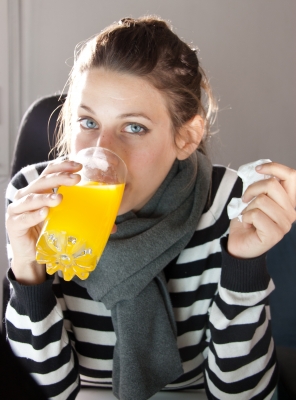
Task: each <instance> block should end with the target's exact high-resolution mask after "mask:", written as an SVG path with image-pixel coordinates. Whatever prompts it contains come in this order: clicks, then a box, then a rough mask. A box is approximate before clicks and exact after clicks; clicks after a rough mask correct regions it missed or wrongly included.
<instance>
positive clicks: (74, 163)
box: [71, 161, 79, 167]
mask: <svg viewBox="0 0 296 400" xmlns="http://www.w3.org/2000/svg"><path fill="white" fill-rule="evenodd" d="M71 165H72V167H78V165H79V163H77V162H75V161H71Z"/></svg>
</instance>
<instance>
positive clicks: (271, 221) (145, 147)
mask: <svg viewBox="0 0 296 400" xmlns="http://www.w3.org/2000/svg"><path fill="white" fill-rule="evenodd" d="M75 94H76V97H75V101H74V103H73V121H72V125H73V129H72V136H71V157H74V156H75V154H76V153H77V152H78V151H79V150H81V149H83V148H86V147H92V146H101V147H106V148H108V149H110V150H112V151H114V152H115V153H117V154H118V155H119V156H120V157H121V158H122V159H123V160H124V161H125V163H126V165H127V168H128V176H127V184H126V189H125V193H124V196H123V200H122V204H121V207H120V210H119V213H120V214H122V213H125V212H127V211H130V210H134V211H137V210H139V209H140V208H141V207H143V205H144V204H146V203H147V201H149V199H150V198H151V197H152V196H153V194H154V193H155V191H156V190H157V188H158V187H159V186H160V184H161V183H162V181H163V180H164V178H165V176H166V175H167V173H168V171H169V170H170V168H171V166H172V164H173V162H174V160H175V159H176V158H178V159H180V160H182V159H185V158H187V157H188V156H189V155H190V154H191V153H192V152H193V151H195V150H196V148H197V147H198V144H199V143H200V141H201V139H202V135H203V120H202V118H201V117H200V116H199V115H196V116H195V117H194V118H192V119H191V120H190V121H188V122H187V123H186V124H185V125H184V126H183V127H182V128H181V129H180V131H179V132H178V135H177V136H176V137H174V136H173V132H172V129H171V121H170V117H169V114H168V111H167V107H166V99H165V98H164V97H163V95H162V93H160V92H159V91H158V90H157V89H155V88H154V87H152V86H151V85H150V84H148V83H147V82H146V81H145V80H143V79H142V78H137V77H134V76H132V75H127V74H118V73H115V72H110V71H106V70H103V69H92V70H90V71H87V72H84V73H83V74H82V75H81V77H80V79H79V80H78V82H76V86H75ZM80 169H81V165H80V164H78V163H75V162H73V161H68V160H64V161H61V160H55V161H53V162H51V163H50V164H49V165H48V166H47V168H46V169H45V170H44V171H43V173H42V174H41V176H40V177H38V178H37V179H36V180H35V181H33V182H32V183H30V184H29V185H28V186H27V187H25V188H23V189H21V190H19V191H18V192H17V193H16V195H15V199H14V202H13V203H12V204H11V205H9V207H8V209H7V214H6V228H7V232H8V235H9V239H10V243H11V249H12V255H13V257H12V263H11V268H12V270H13V272H14V275H15V278H16V279H17V280H18V281H19V282H20V283H23V284H26V285H31V284H38V283H41V282H43V281H44V280H45V279H46V272H45V266H42V265H39V264H37V263H36V261H35V246H36V242H37V239H38V236H39V233H40V230H41V228H42V224H43V222H44V220H45V218H46V216H47V214H48V210H49V207H55V206H57V205H58V204H60V202H61V201H62V196H61V195H60V194H53V193H52V188H54V187H58V186H60V185H66V186H72V185H75V184H77V183H78V182H79V180H80V177H79V175H77V174H76V173H77V172H78V171H79V170H80ZM258 172H260V173H263V174H269V175H272V176H275V177H277V178H278V179H273V178H272V179H269V180H265V181H260V182H258V183H255V184H253V185H251V186H250V187H249V188H248V189H247V191H246V192H245V194H244V197H243V199H244V201H246V202H249V201H250V200H251V199H253V198H255V200H254V201H252V202H251V203H250V204H249V205H248V206H247V208H246V209H245V210H244V212H243V222H242V223H241V222H239V221H237V220H233V221H231V224H230V235H229V240H228V251H229V253H230V254H232V255H234V256H235V257H238V258H252V257H256V256H259V255H261V254H263V253H264V252H266V251H267V250H269V249H270V248H271V247H272V246H274V245H275V244H276V243H277V242H278V241H279V240H281V238H282V237H283V236H284V234H285V233H287V232H288V231H289V230H290V228H291V224H292V222H293V221H295V219H296V212H295V205H296V171H295V170H293V169H291V168H288V167H286V166H283V165H280V164H277V163H269V164H265V165H263V166H262V169H261V170H260V171H258ZM115 230H116V228H114V230H113V232H114V231H115Z"/></svg>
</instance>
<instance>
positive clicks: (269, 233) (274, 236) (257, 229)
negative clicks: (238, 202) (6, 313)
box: [242, 208, 286, 251]
mask: <svg viewBox="0 0 296 400" xmlns="http://www.w3.org/2000/svg"><path fill="white" fill-rule="evenodd" d="M242 222H243V224H247V226H250V225H253V227H254V234H255V235H256V236H257V238H258V240H259V242H260V243H261V245H262V246H263V247H264V248H265V249H264V251H267V250H269V249H270V248H271V247H273V246H274V245H275V244H276V243H278V242H279V241H280V240H281V239H282V238H283V237H284V235H285V233H286V232H284V231H283V230H282V228H281V226H279V225H278V224H276V223H275V222H274V221H272V220H271V219H270V218H269V217H268V216H267V215H266V214H265V213H264V212H263V211H261V210H259V209H258V208H255V209H252V210H249V211H248V212H246V213H245V214H243V215H242Z"/></svg>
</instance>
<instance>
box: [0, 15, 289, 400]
mask: <svg viewBox="0 0 296 400" xmlns="http://www.w3.org/2000/svg"><path fill="white" fill-rule="evenodd" d="M213 112H214V102H213V99H212V95H211V92H210V88H209V85H208V82H207V79H206V76H205V74H204V72H203V71H202V69H201V67H200V66H199V61H198V59H197V55H196V51H195V50H193V49H191V48H190V47H189V46H188V45H186V44H185V43H184V42H182V41H181V40H180V39H179V38H178V37H177V36H176V35H175V34H174V33H173V32H172V31H171V29H170V28H169V26H168V25H167V24H166V22H165V21H163V20H161V19H159V18H152V17H144V18H139V19H136V20H133V19H129V18H128V19H123V20H121V21H120V22H119V23H118V24H114V25H112V26H110V27H108V28H107V29H105V30H104V31H103V32H101V33H100V34H99V35H97V36H95V37H94V38H93V39H91V40H90V41H88V42H87V43H86V44H84V45H83V46H82V48H81V49H80V51H79V54H78V55H77V58H76V60H75V64H74V67H73V70H72V72H71V76H70V82H69V92H68V96H67V100H66V103H65V105H64V107H63V110H62V116H61V122H62V125H61V126H62V127H61V136H60V142H59V149H60V155H61V156H62V155H70V157H69V158H70V159H73V157H75V154H76V153H77V152H78V151H79V150H81V149H83V148H86V147H92V146H101V147H106V148H108V149H110V150H112V151H114V152H115V153H117V154H118V155H119V156H120V157H121V158H122V159H123V160H124V161H125V163H126V164H127V168H128V177H127V184H126V189H125V192H124V196H123V201H122V204H121V207H120V210H119V215H118V217H117V220H116V226H115V227H114V229H113V233H114V234H113V235H111V237H110V240H109V242H108V244H107V246H106V249H105V251H104V254H103V256H102V258H101V260H100V262H99V264H98V266H97V268H96V270H95V271H94V272H93V273H92V274H91V275H90V277H89V278H88V279H87V280H86V281H80V280H79V279H74V280H73V281H71V282H65V281H64V280H63V278H62V276H60V275H57V274H56V276H55V277H54V280H52V278H51V277H49V276H47V275H46V270H45V266H40V265H38V264H36V261H35V246H36V241H37V238H38V235H39V232H40V227H41V226H42V223H43V221H44V219H45V218H46V216H47V213H48V210H49V208H50V207H55V206H57V205H58V204H59V203H60V202H61V201H62V196H61V195H60V194H56V193H52V188H56V187H58V186H60V185H68V186H71V185H75V184H77V183H78V182H79V179H80V178H79V175H78V174H77V172H78V171H79V170H80V169H81V165H80V164H78V163H75V162H73V161H69V160H68V157H66V159H65V158H59V159H57V160H56V161H54V162H51V163H47V164H41V165H35V166H30V167H26V168H25V169H23V170H22V171H21V172H20V173H19V174H18V175H16V176H15V177H14V179H13V181H12V183H11V184H10V185H9V187H8V191H7V198H8V200H9V206H8V209H7V232H8V236H9V241H10V246H9V249H10V256H11V269H10V271H9V273H8V276H9V279H10V280H11V283H12V285H13V288H14V291H13V295H12V299H11V301H10V304H9V306H8V309H7V314H6V318H7V331H8V336H9V339H10V343H11V345H12V348H13V350H14V351H15V353H16V354H17V355H18V356H19V357H22V358H23V361H24V363H25V365H26V367H27V368H28V369H29V370H30V371H31V373H32V374H33V376H34V377H35V378H36V379H37V381H38V382H39V383H40V384H41V385H42V386H43V388H44V390H45V391H46V393H47V395H48V397H50V398H55V397H58V396H60V397H59V398H63V399H64V398H65V399H72V398H75V396H76V394H77V393H78V391H79V381H80V382H81V384H86V385H95V386H101V387H111V386H112V388H113V392H114V394H115V395H116V396H117V397H118V398H120V399H128V400H130V399H135V400H139V399H140V400H141V399H148V398H150V397H151V396H152V395H153V394H154V393H156V392H157V391H158V390H161V389H163V388H165V389H186V388H190V389H192V388H200V387H205V388H206V391H207V395H208V397H209V398H212V399H216V398H219V399H220V398H221V399H223V398H224V399H229V398H235V399H237V398H240V399H250V398H262V399H263V398H271V396H272V393H273V391H274V388H275V386H276V380H277V366H276V359H275V352H274V345H273V340H272V338H271V333H270V327H269V314H268V306H267V302H268V295H269V293H270V292H271V291H272V290H273V283H272V281H271V280H270V278H269V275H268V273H267V271H266V267H265V261H264V260H265V252H266V251H267V250H269V249H270V248H271V247H272V246H273V245H274V244H275V243H277V242H278V241H279V240H280V239H281V238H282V237H283V235H284V234H285V233H286V232H288V231H289V229H290V228H291V224H292V222H293V221H294V220H295V219H296V213H295V210H294V208H295V203H296V194H295V186H296V185H295V181H296V178H295V175H296V171H294V170H292V169H290V168H288V167H285V166H283V165H279V164H276V163H270V164H265V165H263V166H261V169H259V168H258V172H260V173H262V174H266V175H272V176H274V177H276V178H277V179H273V178H271V179H267V180H264V181H260V182H257V183H255V184H253V185H251V186H250V187H249V188H248V189H247V190H246V191H245V193H244V195H243V201H244V202H246V208H245V210H244V211H243V215H242V222H241V221H239V220H232V221H231V223H229V219H228V218H227V214H226V207H227V204H228V202H229V201H230V199H231V198H232V197H241V195H242V184H241V181H240V180H239V179H238V178H237V175H236V173H234V172H233V171H231V170H228V169H226V168H224V167H212V165H211V164H210V162H209V160H208V158H207V157H206V155H205V153H206V151H205V142H206V138H207V134H208V133H209V128H210V122H211V117H212V114H213ZM252 199H254V200H253V201H252V202H251V203H250V204H247V203H249V202H250V201H251V200H252Z"/></svg>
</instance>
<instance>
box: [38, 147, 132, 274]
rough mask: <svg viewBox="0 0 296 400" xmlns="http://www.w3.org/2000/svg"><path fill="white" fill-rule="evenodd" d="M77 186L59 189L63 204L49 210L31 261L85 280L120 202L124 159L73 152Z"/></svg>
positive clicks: (101, 152) (100, 151)
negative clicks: (79, 166)
mask: <svg viewBox="0 0 296 400" xmlns="http://www.w3.org/2000/svg"><path fill="white" fill-rule="evenodd" d="M75 161H78V162H80V163H81V164H82V165H83V167H82V170H81V171H79V174H80V175H81V180H80V182H79V183H78V184H77V185H75V186H60V187H59V188H58V190H57V192H58V193H61V194H62V195H63V200H62V202H61V203H60V204H59V205H58V206H57V207H52V208H50V210H49V213H48V216H47V218H46V220H45V222H44V225H43V228H42V231H41V234H40V236H39V239H38V241H37V245H36V260H37V262H38V263H39V264H46V271H47V273H48V274H50V275H52V274H54V273H55V272H56V271H58V270H60V271H62V273H63V276H64V279H65V280H66V281H69V280H71V279H72V278H73V277H74V276H75V275H77V276H78V277H79V278H80V279H83V280H84V279H87V278H88V276H89V274H90V272H91V271H93V270H94V269H95V267H96V265H97V263H98V261H99V259H100V257H101V255H102V253H103V251H104V248H105V246H106V243H107V241H108V238H109V236H110V233H111V230H112V227H113V225H114V222H115V219H116V216H117V213H118V209H119V206H120V203H121V200H122V196H123V192H124V186H125V181H126V175H127V168H126V165H125V163H124V162H123V160H122V159H121V158H120V157H119V156H118V155H117V154H115V153H113V152H112V151H110V150H107V149H104V148H102V147H90V148H87V149H83V150H81V151H80V152H78V153H77V155H76V157H75Z"/></svg>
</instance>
